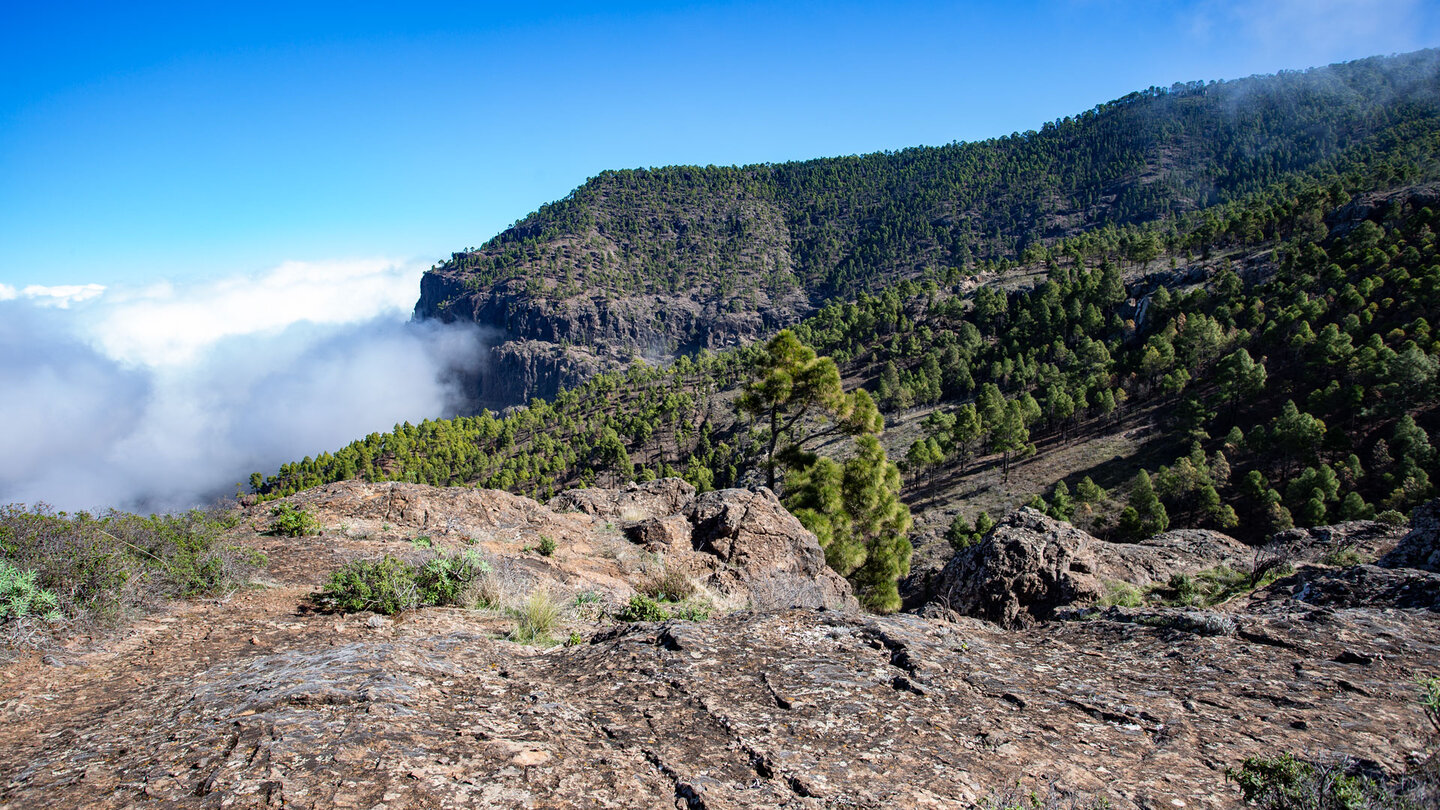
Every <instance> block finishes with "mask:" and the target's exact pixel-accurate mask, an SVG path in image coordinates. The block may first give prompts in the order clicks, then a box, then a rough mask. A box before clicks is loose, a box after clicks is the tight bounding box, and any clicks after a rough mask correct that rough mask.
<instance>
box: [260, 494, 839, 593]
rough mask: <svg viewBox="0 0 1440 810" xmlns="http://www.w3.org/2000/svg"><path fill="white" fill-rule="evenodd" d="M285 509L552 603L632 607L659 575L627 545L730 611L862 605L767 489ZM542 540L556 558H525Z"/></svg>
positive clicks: (436, 498)
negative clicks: (429, 548)
mask: <svg viewBox="0 0 1440 810" xmlns="http://www.w3.org/2000/svg"><path fill="white" fill-rule="evenodd" d="M291 500H292V501H294V502H295V503H297V504H298V505H301V506H303V507H305V508H307V509H309V510H311V511H313V512H315V513H316V514H317V515H319V516H320V518H321V519H322V521H324V522H328V523H332V524H335V523H338V524H343V525H346V526H347V527H349V528H350V530H351V531H352V533H353V532H354V531H355V530H359V529H363V530H364V531H365V532H367V533H369V532H373V531H374V530H375V529H376V528H381V529H382V532H381V533H382V534H383V533H386V532H389V533H401V534H406V535H409V536H412V537H413V536H415V535H419V534H424V535H427V536H430V537H431V540H430V542H438V543H441V544H442V545H443V544H445V543H446V542H447V541H452V542H453V541H456V540H460V541H464V542H465V543H466V545H467V546H470V547H477V548H479V549H480V550H481V551H484V552H486V553H487V554H489V555H491V556H493V557H494V558H495V559H496V560H497V561H499V562H500V563H503V564H505V565H506V566H507V568H509V569H512V570H513V571H514V573H515V574H516V576H517V577H519V578H522V579H524V580H525V584H526V586H531V585H534V584H539V583H548V584H549V585H550V586H551V587H553V588H554V590H555V591H556V592H557V593H558V592H570V591H577V590H581V589H587V588H588V589H590V590H595V591H603V592H607V593H610V594H611V595H612V596H613V598H614V599H616V600H618V601H621V602H623V601H624V600H626V599H628V598H629V597H630V596H631V595H632V594H634V593H635V591H636V589H637V587H638V586H640V585H642V584H643V583H644V582H645V580H647V579H648V578H650V577H653V576H654V575H655V574H656V572H655V571H654V570H641V569H645V568H647V567H648V568H654V564H653V562H648V563H647V562H644V561H638V560H637V561H633V562H634V564H633V565H631V566H628V567H627V566H626V565H623V564H622V562H621V559H620V558H622V557H624V556H625V553H624V548H623V547H625V546H632V545H633V546H635V547H636V548H637V549H643V550H644V551H645V552H647V553H648V554H650V555H651V556H654V555H658V558H657V559H658V561H659V563H658V564H659V565H661V566H663V567H664V568H665V569H666V570H670V569H674V570H678V571H680V572H681V573H683V574H684V575H686V576H687V577H689V578H690V579H691V580H693V581H694V583H696V584H698V585H702V586H704V587H706V588H709V589H710V590H711V591H713V592H714V593H715V594H717V595H718V596H720V597H722V598H723V599H724V600H726V601H727V602H728V603H733V604H738V605H745V604H749V605H752V606H754V607H757V608H763V609H781V608H789V607H795V606H802V607H828V608H832V609H836V610H850V609H857V608H858V606H859V605H858V603H857V602H856V600H855V598H854V596H853V595H852V593H851V589H850V584H849V583H848V582H846V581H845V579H844V578H843V577H841V576H839V575H838V574H836V573H835V572H834V571H832V570H830V569H829V568H828V567H827V566H826V565H825V555H824V552H823V551H821V549H820V545H819V542H818V541H817V540H816V539H815V535H813V534H811V533H810V532H809V531H807V530H806V529H805V527H804V526H802V525H800V522H799V521H798V520H796V519H795V518H794V517H793V516H792V515H791V514H790V513H789V512H787V511H786V510H785V508H784V506H782V505H781V504H780V501H779V499H778V498H776V497H775V495H774V493H772V492H770V490H768V489H765V488H763V487H762V488H760V489H756V490H745V489H726V490H721V491H718V492H708V493H706V494H704V495H700V496H697V495H696V494H695V488H694V487H693V486H691V485H690V484H688V483H686V482H685V481H682V480H680V479H678V478H666V479H661V480H658V481H648V482H645V483H632V484H627V485H626V486H624V487H621V488H620V489H598V488H597V489H573V490H568V491H566V492H563V493H561V494H560V495H557V496H556V497H554V498H552V499H551V500H550V502H549V503H548V504H547V505H545V506H542V505H540V504H538V503H536V502H535V501H532V500H530V499H529V498H525V497H522V496H519V495H511V494H510V493H507V492H501V491H499V490H486V489H472V488H468V487H431V486H424V485H420V484H405V483H387V484H367V483H363V482H359V481H342V482H338V483H333V484H326V485H324V486H320V487H316V488H314V489H310V490H306V491H304V492H301V493H298V494H296V495H295V496H293V497H292V498H291ZM265 508H266V507H259V509H260V511H262V512H263V511H264V509H265ZM541 537H546V538H549V539H550V540H551V541H553V542H554V543H555V544H556V551H555V552H554V553H553V554H552V555H551V556H548V557H542V556H539V555H535V554H527V553H526V550H527V549H532V548H534V547H535V546H536V545H538V543H539V539H540V538H541ZM393 553H402V554H404V553H411V549H408V548H405V547H404V546H401V547H399V548H397V549H395V550H394V552H393ZM630 556H632V557H638V556H640V555H638V554H635V553H632V554H631V555H630ZM515 557H518V558H519V559H511V558H515Z"/></svg>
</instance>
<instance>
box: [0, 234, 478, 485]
mask: <svg viewBox="0 0 1440 810" xmlns="http://www.w3.org/2000/svg"><path fill="white" fill-rule="evenodd" d="M419 276H420V268H419V267H416V266H405V265H396V264H394V263H389V262H382V261H363V262H321V263H288V264H285V265H282V266H281V267H279V268H276V269H274V270H272V271H270V272H267V273H263V274H260V275H257V276H252V277H244V278H231V279H222V280H219V281H211V282H206V283H201V284H192V285H183V284H181V285H171V284H159V285H154V286H151V287H147V288H144V289H123V288H117V289H111V290H109V291H106V292H105V294H104V295H103V296H100V294H99V293H98V292H97V293H95V294H94V295H92V296H89V298H75V297H73V294H72V295H71V296H69V297H67V296H65V295H62V294H58V293H57V294H56V295H52V296H48V297H47V296H31V295H28V294H26V293H25V291H24V290H20V291H18V294H17V295H15V296H10V297H9V298H8V299H7V298H5V297H4V293H5V290H4V289H0V301H3V302H4V303H0V390H4V391H5V392H6V395H5V396H4V397H0V424H4V425H6V430H5V431H4V432H3V433H0V503H6V502H11V501H21V502H34V501H39V500H44V501H47V502H49V503H52V504H55V505H57V506H60V507H62V508H72V509H73V508H95V507H103V506H120V507H126V508H139V509H145V510H153V509H175V508H184V507H187V506H191V505H195V504H199V503H203V502H205V501H206V500H209V499H211V498H213V497H216V496H219V495H223V494H227V493H233V491H234V483H235V482H237V481H243V480H245V479H246V478H247V477H248V476H249V474H250V473H251V472H252V471H260V472H264V473H266V474H269V473H273V472H274V471H275V469H276V468H277V467H278V466H279V465H280V464H281V463H283V462H286V461H293V460H298V459H300V458H303V457H304V456H307V455H309V456H314V455H317V454H318V453H321V452H324V451H327V450H335V449H338V448H339V447H340V446H342V445H344V444H346V443H348V442H350V441H352V440H354V439H358V438H361V437H363V436H364V435H366V434H368V433H370V432H373V431H385V430H388V429H390V427H391V426H392V425H394V424H395V423H397V422H403V421H407V420H408V421H411V422H418V421H420V420H422V419H425V418H433V417H439V416H446V415H452V414H454V413H456V412H457V411H459V410H461V409H462V408H463V406H464V402H465V394H466V392H465V391H464V390H463V386H462V384H461V379H462V377H463V376H464V374H465V372H466V371H467V370H468V369H471V368H473V367H475V366H476V365H477V364H478V363H479V362H481V360H482V358H483V357H484V356H485V354H486V352H485V347H484V345H483V342H482V339H481V334H480V332H479V330H478V329H476V328H474V327H473V326H471V327H461V326H442V325H440V324H438V323H410V322H409V311H410V307H411V306H412V305H413V302H414V300H415V298H416V297H417V296H418V294H419V284H418V282H419ZM78 286H79V287H80V288H81V289H88V288H89V286H87V285H78ZM91 286H98V285H91ZM11 289H13V288H11ZM47 289H51V290H52V291H55V290H57V289H58V288H47ZM102 290H103V288H102ZM58 300H64V302H65V303H64V304H63V305H50V304H51V302H52V301H58ZM72 302H74V303H76V304H77V305H76V306H73V307H71V306H69V304H70V303H72Z"/></svg>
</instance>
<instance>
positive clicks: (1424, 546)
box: [1379, 500, 1440, 573]
mask: <svg viewBox="0 0 1440 810" xmlns="http://www.w3.org/2000/svg"><path fill="white" fill-rule="evenodd" d="M1379 564H1380V565H1381V566H1384V567H1385V568H1418V569H1421V570H1424V571H1432V572H1435V573H1440V500H1434V501H1430V502H1428V503H1425V504H1422V505H1420V506H1418V507H1416V508H1415V513H1414V514H1413V515H1411V516H1410V531H1409V532H1408V533H1407V534H1406V535H1405V536H1404V537H1403V538H1401V539H1400V541H1399V543H1398V544H1397V545H1396V546H1395V549H1394V550H1393V551H1391V552H1390V553H1389V554H1386V555H1385V556H1384V557H1381V558H1380V561H1379Z"/></svg>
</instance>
